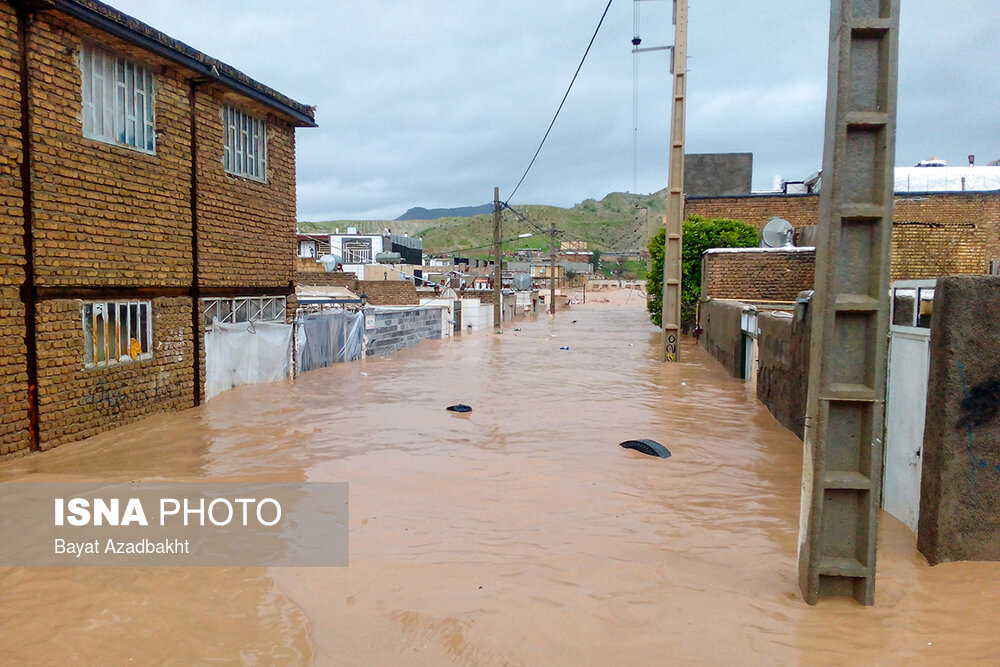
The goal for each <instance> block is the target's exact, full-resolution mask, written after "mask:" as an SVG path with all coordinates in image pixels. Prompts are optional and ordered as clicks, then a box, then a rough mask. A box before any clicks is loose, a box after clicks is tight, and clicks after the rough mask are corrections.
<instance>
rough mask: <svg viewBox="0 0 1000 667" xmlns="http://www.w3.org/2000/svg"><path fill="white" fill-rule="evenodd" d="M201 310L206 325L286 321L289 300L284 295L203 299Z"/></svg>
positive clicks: (208, 327) (207, 326) (209, 326)
mask: <svg viewBox="0 0 1000 667" xmlns="http://www.w3.org/2000/svg"><path fill="white" fill-rule="evenodd" d="M201 312H202V314H203V316H204V321H205V327H206V328H207V329H211V328H212V322H213V321H214V320H218V321H219V322H223V323H227V324H237V323H239V322H282V323H284V322H285V319H286V317H287V315H286V314H287V312H288V302H287V300H286V297H283V296H241V297H235V298H232V299H230V298H219V299H202V300H201Z"/></svg>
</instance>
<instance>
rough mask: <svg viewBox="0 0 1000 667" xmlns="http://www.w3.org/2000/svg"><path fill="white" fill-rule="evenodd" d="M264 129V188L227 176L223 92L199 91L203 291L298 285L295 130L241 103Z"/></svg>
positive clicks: (199, 251)
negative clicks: (218, 287)
mask: <svg viewBox="0 0 1000 667" xmlns="http://www.w3.org/2000/svg"><path fill="white" fill-rule="evenodd" d="M229 101H230V102H232V103H233V104H234V105H235V106H236V107H238V108H240V109H242V110H243V111H245V112H247V113H249V114H251V115H253V116H255V117H257V118H260V119H263V120H265V121H266V123H267V182H266V183H262V182H259V181H255V180H253V179H249V178H240V177H238V176H231V175H229V174H227V173H226V170H225V166H224V165H223V162H222V157H223V147H224V144H225V129H224V127H223V124H222V108H223V105H224V104H225V102H226V98H225V97H224V96H223V94H222V93H221V92H219V91H214V90H210V89H204V90H199V92H198V95H197V106H196V109H197V112H196V114H197V123H198V130H197V134H198V136H197V140H198V256H199V257H198V271H199V282H200V284H201V285H203V286H246V285H255V286H273V285H291V284H293V282H294V279H295V262H294V258H295V256H296V236H295V128H293V127H292V126H291V125H290V124H288V123H286V122H284V121H281V120H278V119H277V118H275V117H274V116H271V115H268V114H267V113H266V111H265V110H264V109H262V108H257V107H255V106H253V105H252V104H250V103H248V102H246V101H243V100H242V99H232V100H229Z"/></svg>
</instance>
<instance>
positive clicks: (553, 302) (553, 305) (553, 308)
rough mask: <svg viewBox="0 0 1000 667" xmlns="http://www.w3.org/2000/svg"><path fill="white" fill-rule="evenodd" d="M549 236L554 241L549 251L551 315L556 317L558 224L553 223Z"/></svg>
mask: <svg viewBox="0 0 1000 667" xmlns="http://www.w3.org/2000/svg"><path fill="white" fill-rule="evenodd" d="M549 236H550V237H551V239H552V241H551V244H550V246H549V247H550V251H549V314H550V315H552V316H553V317H555V315H556V223H555V222H553V223H552V227H551V228H549Z"/></svg>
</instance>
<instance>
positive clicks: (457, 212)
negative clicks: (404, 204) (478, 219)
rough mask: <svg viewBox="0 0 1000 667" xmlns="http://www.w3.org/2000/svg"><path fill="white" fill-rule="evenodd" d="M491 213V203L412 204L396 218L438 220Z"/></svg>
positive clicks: (397, 219)
mask: <svg viewBox="0 0 1000 667" xmlns="http://www.w3.org/2000/svg"><path fill="white" fill-rule="evenodd" d="M486 213H493V204H483V205H481V206H463V207H460V208H424V207H422V206H414V207H413V208H411V209H410V210H409V211H407V212H406V213H404V214H403V215H401V216H399V217H398V218H396V221H397V222H398V221H402V220H438V219H440V218H468V217H471V216H473V215H483V214H486Z"/></svg>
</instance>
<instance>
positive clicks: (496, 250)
mask: <svg viewBox="0 0 1000 667" xmlns="http://www.w3.org/2000/svg"><path fill="white" fill-rule="evenodd" d="M493 264H494V266H493V327H494V329H495V330H496V331H499V330H500V328H501V327H500V325H501V320H502V319H503V310H502V298H503V296H502V294H501V293H500V279H501V270H502V266H503V258H502V257H501V253H500V188H493Z"/></svg>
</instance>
